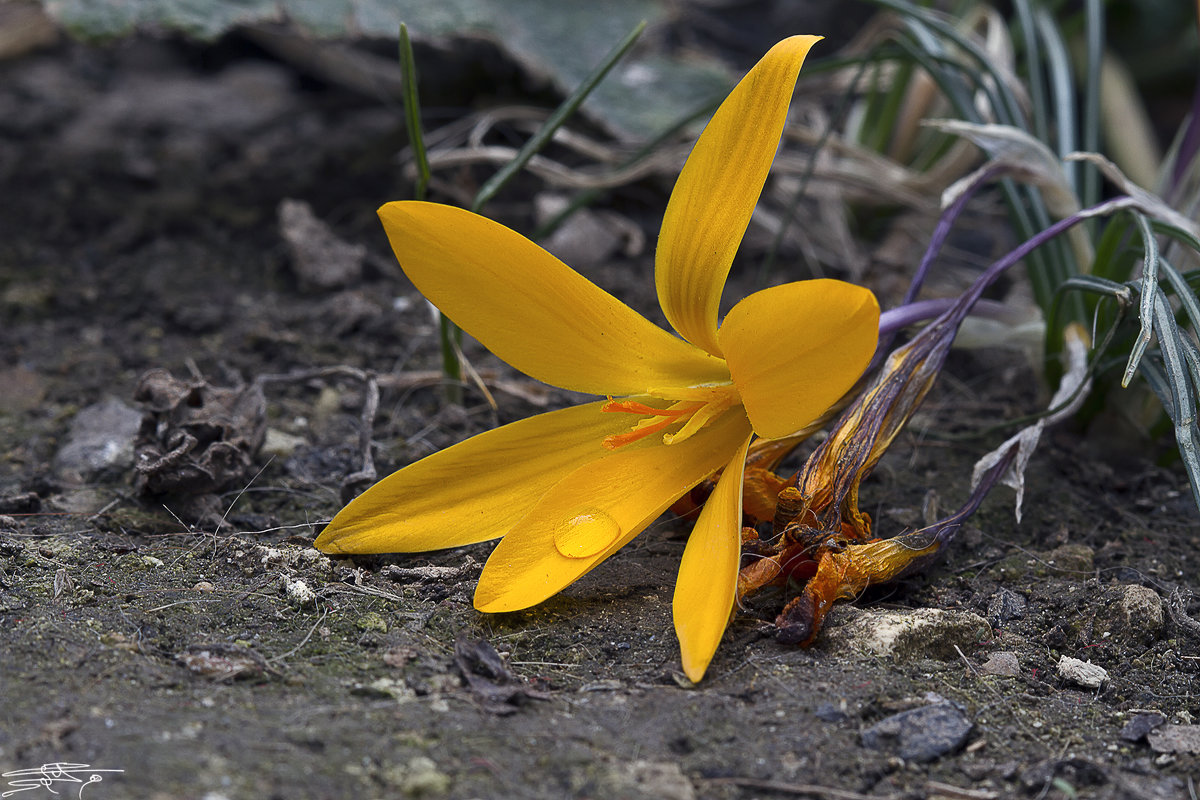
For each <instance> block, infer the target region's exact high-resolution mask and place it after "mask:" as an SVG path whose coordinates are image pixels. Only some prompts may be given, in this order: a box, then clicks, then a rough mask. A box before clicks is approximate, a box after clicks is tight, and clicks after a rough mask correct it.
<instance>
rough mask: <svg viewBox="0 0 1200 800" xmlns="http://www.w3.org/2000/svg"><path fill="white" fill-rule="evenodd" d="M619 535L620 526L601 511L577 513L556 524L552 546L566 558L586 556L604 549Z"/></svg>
mask: <svg viewBox="0 0 1200 800" xmlns="http://www.w3.org/2000/svg"><path fill="white" fill-rule="evenodd" d="M620 535H621V526H620V525H618V524H617V521H616V520H615V519H613V518H612V517H610V516H609V515H608V514H606V513H604V512H603V511H590V512H587V513H584V514H577V515H576V516H574V517H571V518H570V519H568V520H567V521H566V522H563V523H562V524H560V525H559V526H558V530H556V531H555V532H554V547H555V548H556V549H557V550H558V552H559V553H561V554H562V555H564V556H566V557H567V558H588V557H590V556H594V555H596V553H599V552H601V551H602V550H604V549H606V548H607V547H608V546H609V545H611V544H612V543H613V542H615V541H616V540H617V537H619V536H620Z"/></svg>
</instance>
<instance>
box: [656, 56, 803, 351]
mask: <svg viewBox="0 0 1200 800" xmlns="http://www.w3.org/2000/svg"><path fill="white" fill-rule="evenodd" d="M820 39H821V37H819V36H792V37H791V38H788V39H784V40H783V41H782V42H780V43H779V44H777V45H775V46H774V47H772V48H771V49H770V50H769V51H768V52H767V54H766V55H765V56H763V58H762V60H761V61H759V62H758V64H757V65H755V67H754V68H753V69H752V70H750V72H749V73H748V74H747V75H746V77H745V78H743V79H742V81H741V83H739V84H738V85H737V86H736V87H735V88H734V90H733V92H732V93H731V94H730V95H729V97H727V98H725V102H723V103H722V104H721V107H720V108H718V109H717V112H716V113H715V114H714V115H713V118H712V120H711V121H710V122H709V123H708V127H706V128H705V129H704V133H703V134H701V136H700V139H699V140H698V141H697V142H696V146H695V147H694V148H693V149H692V154H691V155H690V156H688V160H687V163H686V164H685V165H684V167H683V171H682V172H681V173H680V174H679V180H678V181H677V182H676V183H675V191H674V192H673V193H672V194H671V200H670V202H669V203H668V204H667V212H666V215H665V216H664V217H663V224H662V232H661V233H660V234H659V238H658V252H657V254H656V256H655V282H656V283H657V285H658V302H659V303H660V304H661V305H662V308H663V311H664V312H665V313H666V315H667V319H668V320H669V321H670V323H671V324H672V325H673V326H674V327H675V330H677V331H679V333H680V335H682V336H683V338H685V339H687V340H688V341H689V342H691V343H693V344H695V345H696V346H697V347H702V348H704V349H705V350H707V351H708V352H710V353H712V354H714V355H720V353H721V349H720V346H719V344H718V342H717V307H718V306H719V305H720V302H721V290H722V289H723V288H724V286H725V278H726V277H727V276H728V275H729V267H730V265H731V264H732V263H733V255H734V253H735V252H737V249H738V245H739V244H741V241H742V236H743V235H744V234H745V233H746V226H747V225H748V224H749V223H750V215H751V214H753V213H754V207H755V206H756V205H758V196H759V194H760V193H761V192H762V187H763V184H764V183H765V182H766V179H767V173H768V172H769V171H770V169H771V162H772V161H774V160H775V151H776V150H777V149H778V147H779V137H780V136H781V135H782V133H783V123H784V120H785V119H786V117H787V111H788V106H789V104H790V103H791V98H792V90H793V89H794V88H795V86H796V76H797V75H798V74H799V72H800V66H801V65H802V64H803V63H804V57H805V56H806V55H808V51H809V48H811V47H812V46H813V45H814V44H815V43H816V42H818V41H820Z"/></svg>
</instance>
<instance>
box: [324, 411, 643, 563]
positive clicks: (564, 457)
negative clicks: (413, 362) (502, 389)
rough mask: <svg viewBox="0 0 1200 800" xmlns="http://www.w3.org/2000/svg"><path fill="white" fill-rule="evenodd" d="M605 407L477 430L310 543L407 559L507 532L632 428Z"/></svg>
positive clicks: (398, 477) (391, 482)
mask: <svg viewBox="0 0 1200 800" xmlns="http://www.w3.org/2000/svg"><path fill="white" fill-rule="evenodd" d="M603 405H604V401H600V402H596V403H588V404H587V405H582V406H575V407H573V408H565V409H562V410H561V411H552V412H550V413H548V414H539V415H538V416H535V417H530V418H528V419H523V420H521V421H519V422H514V423H512V424H510V425H505V426H503V427H500V428H496V429H495V430H491V431H487V432H486V433H481V434H479V435H478V436H474V437H472V438H470V439H467V440H466V441H465V442H460V443H459V444H456V445H454V446H453V447H450V448H447V449H445V450H440V451H438V452H436V453H434V454H433V455H431V456H428V457H426V458H423V459H421V460H420V461H418V462H416V463H415V464H410V465H409V466H407V467H405V468H403V469H401V470H399V471H397V472H394V473H392V474H391V475H389V476H388V477H386V478H384V479H383V480H381V481H379V483H377V484H375V485H374V486H372V487H371V488H370V489H367V491H365V492H363V494H362V495H361V496H359V497H358V498H357V499H356V500H354V501H353V502H351V503H350V504H349V505H348V506H346V507H345V508H343V509H342V510H341V511H339V512H338V514H337V516H335V517H334V518H333V521H332V522H330V523H329V525H328V527H326V528H325V530H324V531H322V532H321V535H320V536H318V537H317V541H316V542H315V546H316V548H317V549H318V550H321V551H322V552H325V553H411V552H415V551H419V550H439V549H441V548H445V547H458V546H460V545H464V544H472V543H474V542H482V541H485V540H487V539H495V538H496V537H498V536H502V535H504V533H506V532H507V531H508V529H509V528H511V527H512V526H513V525H514V524H515V523H516V522H517V520H519V519H520V518H521V517H523V516H524V515H525V514H526V513H527V512H528V511H529V510H530V509H531V508H533V507H534V505H535V504H536V503H537V501H538V500H539V499H540V498H541V496H542V495H543V494H545V493H546V491H547V490H548V489H549V488H550V487H551V486H553V485H554V484H555V483H557V482H558V481H559V480H560V479H561V478H562V477H563V476H564V475H567V474H568V473H570V472H572V471H573V470H575V469H577V468H578V467H579V466H580V465H581V464H585V463H587V462H588V461H592V460H595V459H598V458H603V457H605V456H608V455H610V451H608V450H605V449H604V447H603V445H602V442H603V441H604V437H605V436H610V435H613V434H615V433H619V432H620V431H622V430H624V429H625V428H626V427H628V425H629V421H628V420H627V419H623V418H622V417H623V415H621V414H605V413H603V412H601V410H600V409H601V407H602V406H603Z"/></svg>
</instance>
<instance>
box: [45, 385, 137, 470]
mask: <svg viewBox="0 0 1200 800" xmlns="http://www.w3.org/2000/svg"><path fill="white" fill-rule="evenodd" d="M141 421H142V415H141V414H140V413H139V412H138V411H136V410H135V409H132V408H130V407H129V406H127V405H125V404H124V403H122V402H121V401H120V400H117V399H116V398H113V397H110V398H108V399H107V400H103V401H101V402H99V403H96V404H94V405H90V406H88V407H87V408H84V409H82V410H81V411H80V412H79V413H78V414H76V415H75V418H74V419H72V420H71V429H70V432H69V433H68V434H67V441H66V443H65V444H64V445H63V446H62V448H61V449H59V451H58V453H57V454H56V455H55V456H54V468H55V470H56V471H57V472H58V474H59V476H60V477H62V478H63V479H64V480H67V481H70V482H72V483H83V482H85V481H88V480H91V479H93V478H95V477H97V476H99V475H101V474H102V473H104V472H107V471H110V470H124V469H128V468H129V467H131V466H132V465H133V439H134V436H136V435H137V432H138V426H139V425H140V424H141Z"/></svg>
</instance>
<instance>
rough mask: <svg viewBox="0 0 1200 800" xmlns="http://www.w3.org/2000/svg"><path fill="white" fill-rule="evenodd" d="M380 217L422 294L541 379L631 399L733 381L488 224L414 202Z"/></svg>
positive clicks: (391, 207) (715, 364)
mask: <svg viewBox="0 0 1200 800" xmlns="http://www.w3.org/2000/svg"><path fill="white" fill-rule="evenodd" d="M379 217H380V219H382V220H383V227H384V229H385V230H386V231H387V235H388V239H389V240H391V243H392V250H394V251H395V253H396V258H398V259H399V261H400V266H401V268H402V269H403V270H404V272H405V274H407V275H408V277H409V278H410V279H411V280H412V282H413V284H415V285H416V287H417V289H419V290H420V292H421V294H423V295H425V296H426V297H427V298H429V300H430V301H432V302H433V304H434V305H435V306H437V307H438V308H439V309H441V311H442V313H444V314H445V315H446V316H448V317H449V318H450V319H452V320H453V321H454V322H455V323H456V324H457V325H459V326H460V327H461V328H462V329H463V330H465V331H466V332H467V333H469V334H471V335H472V336H474V337H475V338H476V339H478V340H479V341H480V342H482V343H483V345H484V346H485V347H487V348H488V349H489V350H491V351H492V352H493V353H495V354H496V355H497V356H499V357H500V358H502V359H504V360H505V361H507V362H508V363H509V364H512V365H513V366H514V367H516V368H517V369H519V370H521V371H522V372H524V373H525V374H527V375H530V376H532V377H534V378H537V379H538V380H540V381H545V382H546V383H549V384H552V385H554V386H561V387H563V388H566V389H574V390H575V391H580V392H589V393H592V394H612V395H630V394H639V393H641V392H644V391H645V390H646V389H647V388H649V387H653V386H671V385H679V384H681V383H682V385H685V386H686V385H691V384H694V383H702V382H705V381H717V380H722V376H727V373H725V372H724V365H723V364H722V363H721V362H720V361H719V360H718V359H715V358H712V357H711V356H709V355H707V354H705V353H704V352H703V351H701V350H698V349H697V348H695V347H692V346H691V345H689V344H688V343H687V342H684V341H682V340H681V339H679V338H677V337H675V336H673V335H671V334H670V333H669V332H667V331H666V330H664V329H662V328H660V327H659V326H657V325H655V324H654V323H652V322H650V321H649V320H647V319H646V318H645V317H643V316H642V315H640V314H638V313H637V312H636V311H634V310H633V309H631V308H630V307H629V306H627V305H625V304H624V303H622V302H620V301H619V300H617V299H616V298H615V297H613V296H612V295H610V294H609V293H608V292H606V291H604V290H603V289H601V288H600V287H598V286H596V285H595V284H594V283H592V282H591V281H589V280H588V279H587V278H584V277H583V276H582V275H580V274H579V273H578V272H575V271H574V270H573V269H571V268H570V267H568V266H567V265H566V264H564V263H562V262H561V261H559V260H558V259H557V258H555V257H554V256H552V255H550V254H549V253H547V252H546V251H545V250H543V249H542V248H540V247H538V246H537V245H536V244H534V243H533V242H531V241H529V240H528V239H526V238H525V237H524V236H521V235H520V234H519V233H516V232H515V231H512V230H509V229H508V228H506V227H504V226H503V225H500V224H499V223H496V222H493V221H491V220H489V219H487V218H486V217H481V216H479V215H478V214H472V213H471V212H469V211H464V210H463V209H461V208H454V207H452V206H443V205H438V204H436V203H418V202H398V203H388V204H387V205H385V206H383V207H382V208H380V209H379ZM725 379H727V377H726V378H725Z"/></svg>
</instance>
